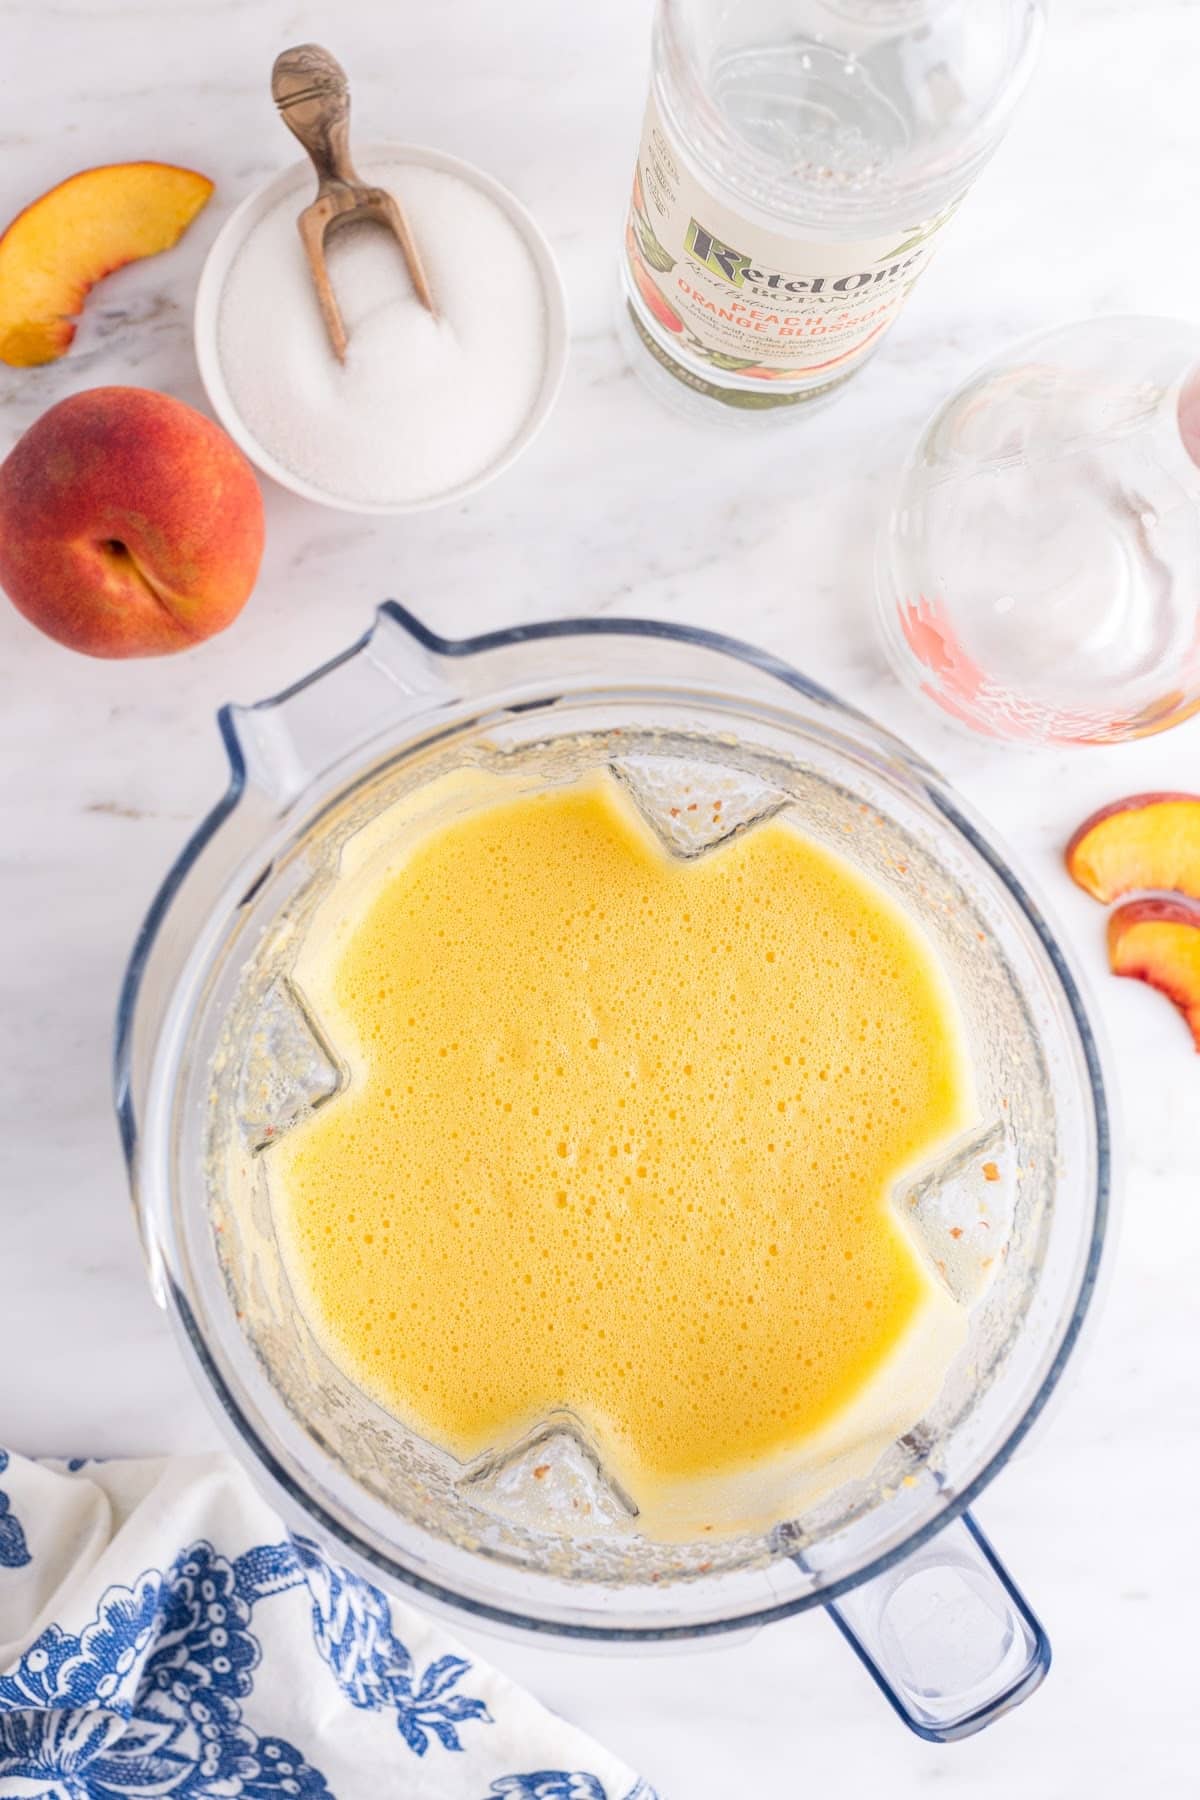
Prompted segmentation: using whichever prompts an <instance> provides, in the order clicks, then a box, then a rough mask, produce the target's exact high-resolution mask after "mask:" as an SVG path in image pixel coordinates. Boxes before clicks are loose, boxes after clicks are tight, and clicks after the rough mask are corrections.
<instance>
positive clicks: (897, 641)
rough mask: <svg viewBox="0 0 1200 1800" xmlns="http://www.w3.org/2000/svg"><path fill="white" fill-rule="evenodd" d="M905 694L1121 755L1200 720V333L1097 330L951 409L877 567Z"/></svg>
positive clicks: (1082, 328)
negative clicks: (1119, 749)
mask: <svg viewBox="0 0 1200 1800" xmlns="http://www.w3.org/2000/svg"><path fill="white" fill-rule="evenodd" d="M877 575H878V600H879V617H880V624H881V627H882V630H883V635H884V641H885V643H886V645H887V647H888V650H889V652H890V654H891V657H892V661H893V663H894V664H895V666H896V668H897V670H898V672H899V673H900V674H901V675H902V677H903V678H904V679H905V680H906V681H907V682H908V683H909V684H910V685H911V686H913V687H915V688H916V689H917V690H918V691H919V692H921V693H922V694H924V695H925V696H926V697H927V698H929V699H932V700H935V701H936V702H937V703H938V705H939V706H941V707H942V708H943V709H944V710H945V711H946V712H948V713H951V714H952V715H953V716H954V717H955V718H957V719H959V720H961V721H962V722H963V723H964V724H967V725H971V726H973V727H974V729H975V730H977V731H982V732H985V733H986V734H988V735H989V736H991V737H999V738H1008V739H1018V740H1024V741H1025V742H1027V743H1032V744H1038V743H1089V744H1111V743H1117V742H1120V741H1121V740H1122V739H1125V738H1133V737H1144V736H1146V735H1147V734H1149V733H1150V732H1154V731H1162V730H1164V729H1165V728H1166V727H1167V726H1169V725H1176V724H1178V723H1179V722H1180V721H1181V720H1183V719H1187V718H1190V717H1191V716H1192V714H1193V713H1195V712H1196V711H1197V710H1200V327H1198V326H1196V325H1191V324H1187V323H1184V322H1183V321H1180V320H1174V319H1154V318H1109V319H1084V320H1081V321H1079V322H1078V323H1077V324H1074V325H1067V326H1060V327H1056V328H1055V329H1053V330H1051V331H1047V332H1042V333H1040V334H1039V335H1038V336H1037V337H1035V338H1031V339H1027V340H1026V341H1025V342H1024V343H1021V344H1017V345H1015V346H1014V347H1013V348H1011V349H1009V350H1006V351H1005V352H1004V353H1003V354H1002V355H1000V356H998V357H996V358H995V360H994V361H992V362H990V363H988V364H987V366H986V367H985V368H983V369H981V370H979V371H978V372H977V373H976V374H975V375H973V376H972V377H971V379H970V380H969V381H968V382H966V383H965V385H964V386H963V387H961V388H959V390H958V391H957V393H955V394H952V395H951V396H950V398H949V400H947V401H946V402H945V404H944V405H943V406H942V407H940V408H939V410H938V411H937V413H936V414H935V415H934V417H933V418H932V419H931V420H930V422H929V424H928V425H927V426H926V428H925V430H924V431H923V432H922V434H921V436H920V438H919V439H918V441H917V443H916V445H915V446H914V448H913V451H912V454H911V455H910V456H909V458H908V460H907V462H906V463H905V465H904V468H903V470H902V471H901V475H900V481H899V484H898V487H897V490H896V495H895V501H894V504H893V506H892V509H891V511H890V513H889V515H888V516H887V518H886V519H885V520H884V521H883V524H882V528H881V532H880V539H879V557H878V564H877Z"/></svg>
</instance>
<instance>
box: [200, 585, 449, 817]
mask: <svg viewBox="0 0 1200 1800" xmlns="http://www.w3.org/2000/svg"><path fill="white" fill-rule="evenodd" d="M435 642H436V640H434V639H433V638H432V637H431V636H430V635H429V634H428V633H426V632H425V631H424V630H423V628H421V627H419V626H417V625H416V621H412V622H411V623H410V615H408V614H406V613H404V612H402V611H401V609H400V608H398V607H395V606H393V605H391V604H389V605H386V606H382V607H380V609H379V611H378V612H377V613H376V615H375V622H374V624H373V625H372V626H371V629H370V630H369V631H368V632H367V633H366V635H365V636H364V637H362V638H360V639H359V641H358V642H357V643H356V644H353V645H351V647H350V648H349V649H348V650H345V651H343V652H342V654H341V655H340V656H335V657H333V658H332V659H331V660H330V661H329V662H327V663H324V664H323V665H322V666H321V667H320V668H319V669H315V670H314V671H313V672H312V674H311V675H307V676H305V677H304V679H303V680H302V681H298V682H296V683H295V684H294V685H293V686H292V687H289V688H284V689H283V690H282V692H280V693H278V694H273V695H271V696H270V697H269V698H268V699H265V700H259V701H257V702H256V703H255V704H254V705H252V706H225V707H223V708H222V709H221V712H220V715H219V720H220V726H221V732H222V735H223V737H224V740H225V747H226V750H227V752H228V755H229V760H230V763H231V765H232V769H233V775H234V779H235V781H238V782H240V783H243V784H244V785H245V786H246V787H247V788H248V789H252V790H255V791H257V793H258V794H260V795H262V796H265V797H266V798H267V799H268V800H269V801H271V802H273V803H274V805H275V807H276V808H277V810H279V811H283V810H285V809H286V808H287V807H288V806H290V805H291V803H292V802H293V801H294V800H295V799H296V798H297V797H298V796H299V795H300V794H302V793H303V792H304V791H305V790H306V789H308V788H310V787H312V786H313V785H314V783H317V782H319V781H320V780H321V778H322V777H324V776H325V775H327V774H329V773H330V771H332V770H333V769H335V768H338V767H339V766H340V765H342V764H343V763H345V762H346V761H347V760H349V759H350V758H354V759H356V760H357V761H359V762H361V760H362V757H363V753H364V751H367V750H369V748H370V746H371V745H372V744H374V743H375V742H378V743H379V744H380V748H381V750H382V749H385V748H390V747H392V744H393V742H394V735H395V732H396V730H397V728H404V729H405V730H406V731H407V730H408V729H409V728H411V726H412V725H413V723H414V721H416V720H418V719H420V718H421V717H422V715H424V714H426V713H429V714H432V713H435V712H436V711H437V710H438V708H439V707H441V706H445V705H447V704H449V703H450V702H452V701H453V700H455V699H456V698H457V697H458V696H457V693H456V690H455V689H454V688H452V687H451V685H450V684H449V683H448V682H447V680H446V677H445V673H444V670H445V667H446V659H445V658H444V657H442V656H440V655H439V654H438V652H437V650H436V649H435V648H434V644H435Z"/></svg>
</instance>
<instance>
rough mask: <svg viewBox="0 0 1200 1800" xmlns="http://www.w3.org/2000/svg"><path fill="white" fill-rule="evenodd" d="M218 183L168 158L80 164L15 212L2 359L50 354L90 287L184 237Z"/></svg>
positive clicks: (2, 315) (2, 272)
mask: <svg viewBox="0 0 1200 1800" xmlns="http://www.w3.org/2000/svg"><path fill="white" fill-rule="evenodd" d="M212 191H213V184H212V182H211V181H210V180H209V179H208V177H207V176H206V175H197V174H196V173H195V172H194V170H192V169H177V168H174V167H173V166H172V165H171V164H170V163H154V162H142V163H110V164H108V165H107V166H105V167H103V168H99V169H84V170H83V171H82V172H81V173H80V174H78V175H72V176H70V177H69V179H68V180H66V181H62V182H60V183H59V185H58V186H57V187H54V188H51V189H50V191H49V193H47V194H43V195H42V197H41V199H40V200H35V201H34V202H33V204H32V205H31V206H27V207H26V208H25V211H24V212H22V213H18V214H17V216H16V218H15V219H14V220H13V222H12V224H11V225H10V226H9V227H8V230H7V231H6V232H5V233H4V234H3V236H0V362H6V363H9V364H11V365H12V366H13V367H14V368H18V369H24V368H31V367H32V366H33V365H34V364H36V363H47V362H54V360H55V359H56V358H57V357H59V356H61V355H62V354H63V352H64V351H65V350H66V349H67V347H68V345H69V344H70V342H71V339H72V338H73V337H74V336H75V320H76V317H77V315H78V314H79V312H80V311H81V310H82V307H83V302H84V300H85V298H86V296H87V294H88V291H89V289H90V288H92V287H94V286H95V284H96V282H98V281H99V280H100V279H101V277H102V276H104V275H110V274H111V273H112V271H113V270H114V269H119V268H121V267H122V266H123V264H125V263H127V262H133V261H134V260H135V259H136V258H137V257H140V256H154V255H155V254H156V253H157V252H158V251H159V250H169V249H170V247H171V245H172V244H175V243H178V241H179V239H180V238H181V237H182V236H183V233H184V232H185V231H186V230H187V227H188V226H189V225H190V224H191V222H192V220H193V219H194V218H195V216H196V214H197V213H198V212H199V211H200V208H201V207H202V206H203V205H204V203H205V201H206V200H207V199H208V197H209V195H210V194H211V193H212Z"/></svg>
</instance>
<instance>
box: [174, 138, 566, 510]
mask: <svg viewBox="0 0 1200 1800" xmlns="http://www.w3.org/2000/svg"><path fill="white" fill-rule="evenodd" d="M356 155H357V156H358V158H359V160H360V161H361V163H362V164H363V166H364V167H369V166H370V165H371V163H372V162H374V161H376V160H384V161H388V160H390V161H393V162H395V161H402V162H410V163H414V164H416V165H418V166H421V167H424V168H427V169H441V170H444V171H445V173H447V174H449V175H457V176H458V177H459V179H460V180H462V181H467V182H470V183H471V185H472V186H473V187H475V188H478V189H479V191H480V192H481V193H482V194H486V195H487V197H488V198H489V199H490V200H491V201H492V202H493V203H494V204H495V205H496V206H498V207H499V208H500V210H501V211H502V212H504V213H506V214H507V216H508V217H509V218H510V219H511V220H512V222H513V224H514V225H515V226H516V228H517V230H518V231H519V232H520V234H521V237H522V238H523V240H524V242H525V244H526V246H527V247H528V250H529V254H530V255H531V256H532V258H533V261H534V266H535V268H536V269H537V272H538V276H539V278H540V280H541V284H542V294H543V297H544V300H545V306H546V360H545V365H544V367H543V370H542V382H541V387H540V388H539V390H538V396H537V399H536V401H535V402H534V404H533V407H532V408H531V410H530V412H529V415H528V417H527V418H526V420H525V422H524V424H523V425H522V426H521V427H520V429H519V430H518V431H517V432H516V434H515V435H514V436H513V438H512V441H511V442H510V443H509V444H508V446H507V448H506V449H505V450H504V451H503V453H502V454H501V455H500V456H498V457H497V458H496V459H495V460H494V461H493V462H490V463H488V464H487V466H486V467H485V468H483V469H481V470H480V471H479V473H478V474H477V475H473V476H472V477H471V479H470V480H469V481H462V482H459V483H458V484H457V486H455V487H450V488H445V489H443V491H442V492H441V493H437V494H428V495H425V496H424V497H423V498H421V499H419V500H404V501H398V502H393V501H378V500H355V499H351V498H349V497H348V496H346V495H344V494H330V493H327V492H326V491H325V489H324V488H319V487H315V486H314V485H313V483H312V482H310V481H305V479H304V478H303V476H301V475H297V474H295V473H294V472H293V470H291V469H289V468H288V467H287V466H286V464H284V463H281V462H280V461H279V459H278V458H277V457H276V456H274V455H273V454H272V452H271V451H270V449H269V448H268V447H267V446H266V445H265V444H264V443H262V442H261V441H260V440H259V439H258V438H257V437H256V436H255V435H254V434H253V433H252V432H251V431H250V429H249V427H248V426H247V425H246V423H245V421H244V420H243V418H242V416H241V414H240V413H239V412H238V410H237V407H236V406H235V405H234V401H233V396H232V395H231V393H230V392H229V388H228V386H227V384H226V381H225V376H224V372H223V370H222V368H221V359H220V354H219V351H218V346H217V327H218V320H219V317H220V310H221V294H222V292H223V290H224V286H225V282H226V280H227V278H228V275H229V271H230V269H231V268H232V267H233V263H234V259H235V258H236V256H237V254H238V251H239V250H240V249H241V247H242V245H243V244H244V243H245V241H246V239H247V238H248V237H249V236H250V233H251V232H252V231H253V230H254V228H255V226H256V225H258V224H259V222H260V221H261V220H262V219H264V218H265V217H266V215H267V214H268V213H269V212H271V211H272V210H273V208H274V207H275V206H276V205H278V203H279V201H280V200H282V199H284V198H286V197H287V196H288V195H289V194H292V193H294V194H295V198H296V211H297V213H299V212H300V211H301V209H302V208H303V207H305V206H307V204H308V202H309V201H310V200H311V199H312V198H313V197H314V195H315V193H316V177H315V175H314V174H313V169H312V165H311V163H309V162H308V161H307V160H304V161H301V162H297V163H293V164H291V166H290V167H288V168H286V169H284V170H283V171H282V172H281V173H280V174H278V175H276V176H275V177H274V179H273V180H271V181H269V182H268V183H267V184H266V186H265V187H261V188H259V189H257V190H256V192H254V193H253V194H250V195H249V196H248V197H247V198H246V199H245V200H243V201H242V203H241V205H240V206H239V207H238V208H237V209H236V211H235V212H233V213H231V214H230V216H229V218H228V219H227V220H226V221H225V224H224V225H223V226H222V228H221V230H220V232H219V233H218V235H217V238H216V241H215V243H214V244H213V247H212V249H211V250H210V251H209V253H208V257H207V259H206V261H205V264H204V268H203V269H202V271H201V274H200V285H199V287H198V288H197V290H196V308H195V314H194V332H195V342H196V361H197V362H198V364H199V366H200V379H201V381H202V382H203V383H204V389H205V392H206V393H207V395H208V398H209V402H210V404H211V406H212V409H213V411H214V412H215V413H216V415H217V417H218V419H219V420H220V421H221V424H222V425H223V426H224V427H225V429H226V431H227V432H228V433H229V435H230V437H231V438H232V439H233V441H234V443H235V444H237V445H238V446H239V447H240V448H241V449H242V450H243V451H245V453H246V455H247V456H248V457H249V458H250V460H251V462H252V463H254V464H255V465H256V466H257V467H258V468H259V469H261V470H262V472H263V474H264V475H269V476H270V477H271V479H272V481H277V482H278V483H279V485H280V486H281V487H285V488H289V489H290V490H291V492H292V493H293V494H299V495H300V496H301V498H302V499H304V500H314V501H316V503H317V504H318V505H319V506H332V507H335V508H337V510H338V511H340V512H355V513H375V514H387V515H389V516H395V515H397V514H400V513H415V512H428V511H429V510H430V509H431V508H432V507H435V506H448V505H450V504H451V503H452V502H453V501H455V500H462V499H464V498H465V497H466V496H467V495H468V494H473V493H475V492H476V490H477V489H478V488H481V487H484V486H485V485H486V484H487V483H488V482H489V481H492V480H493V479H494V478H495V477H496V476H497V475H499V474H500V473H501V472H502V471H503V470H504V469H507V468H508V467H509V465H510V464H511V463H513V462H515V461H516V459H517V457H518V456H519V455H520V454H521V452H522V450H524V449H525V448H526V446H527V445H528V444H530V443H532V441H533V439H534V438H535V437H536V436H537V434H538V432H539V431H540V430H541V428H542V426H543V424H544V423H545V421H546V419H547V418H548V416H549V414H550V411H551V409H552V407H553V405H554V402H555V400H556V399H557V398H558V391H559V388H560V387H561V386H562V378H563V373H564V371H565V369H566V365H567V296H566V292H565V290H564V288H563V283H562V276H561V275H560V274H559V269H558V264H557V262H556V261H555V257H554V252H553V251H552V250H551V248H550V245H549V243H548V242H547V241H546V238H545V236H544V235H543V233H542V231H541V229H540V227H539V226H538V225H537V224H536V223H535V221H534V220H533V218H532V217H531V216H530V214H529V213H528V212H527V211H526V210H525V208H524V207H523V206H522V205H521V203H520V201H519V200H518V199H516V198H515V196H514V195H512V194H510V193H509V191H508V189H507V188H506V187H502V186H501V185H500V183H499V182H498V181H495V180H493V178H492V177H491V176H490V175H485V174H484V172H483V170H482V169H477V168H475V167H474V165H473V164H471V163H467V162H463V161H462V160H461V159H460V158H459V157H457V156H448V155H447V154H446V153H445V152H444V151H442V150H430V149H427V148H425V147H424V146H422V145H416V144H390V143H379V144H367V145H364V146H360V147H358V148H357V150H356Z"/></svg>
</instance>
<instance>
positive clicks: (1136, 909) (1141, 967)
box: [1108, 899, 1200, 1050]
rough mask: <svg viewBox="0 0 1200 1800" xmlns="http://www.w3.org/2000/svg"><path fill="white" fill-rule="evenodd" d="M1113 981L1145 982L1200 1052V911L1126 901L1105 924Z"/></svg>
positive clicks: (1170, 903) (1175, 903) (1179, 904)
mask: <svg viewBox="0 0 1200 1800" xmlns="http://www.w3.org/2000/svg"><path fill="white" fill-rule="evenodd" d="M1108 961H1109V966H1110V968H1111V969H1112V972H1113V974H1114V975H1132V976H1134V977H1135V978H1136V979H1137V980H1138V981H1146V982H1149V984H1150V986H1151V987H1155V988H1157V989H1158V990H1159V992H1160V993H1163V994H1165V995H1166V996H1167V998H1168V1000H1173V1001H1174V1003H1175V1005H1176V1006H1177V1007H1178V1008H1179V1010H1180V1012H1181V1013H1182V1014H1183V1016H1184V1018H1185V1019H1186V1020H1187V1023H1188V1025H1189V1026H1190V1028H1191V1033H1192V1041H1193V1042H1194V1044H1195V1046H1196V1049H1197V1050H1200V907H1196V906H1190V905H1189V904H1188V903H1187V901H1185V900H1160V899H1147V900H1127V901H1126V903H1125V905H1124V906H1118V907H1117V909H1116V911H1115V912H1114V913H1113V915H1112V917H1111V918H1110V919H1109V921H1108Z"/></svg>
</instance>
